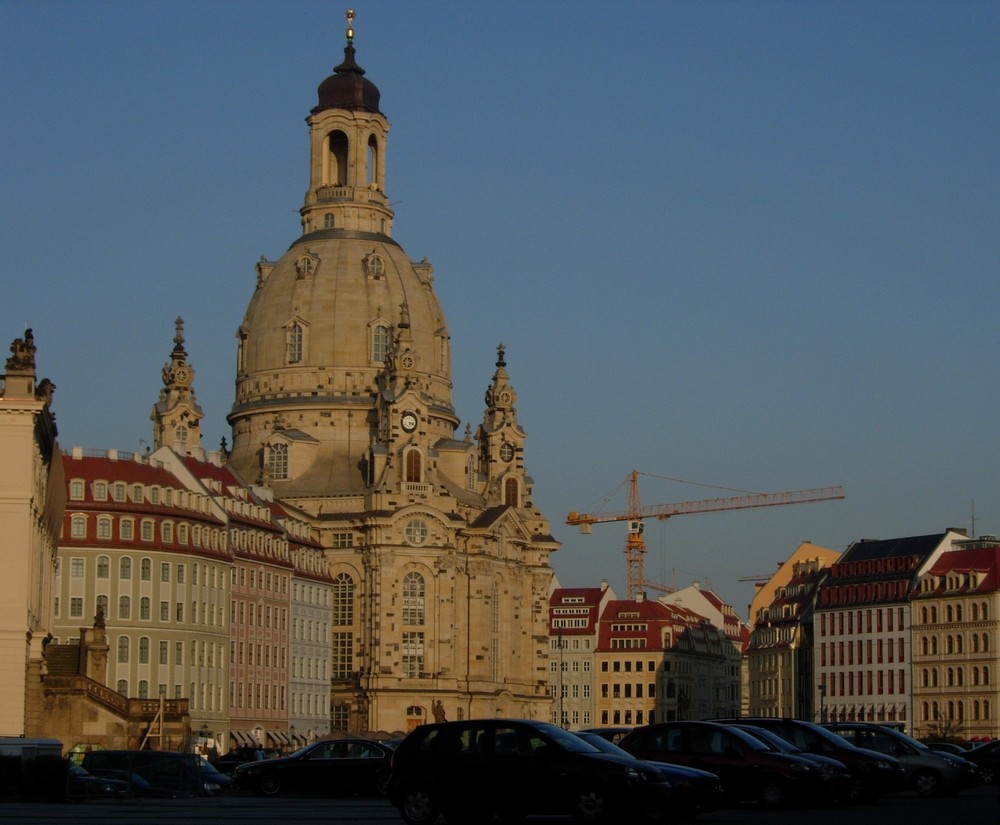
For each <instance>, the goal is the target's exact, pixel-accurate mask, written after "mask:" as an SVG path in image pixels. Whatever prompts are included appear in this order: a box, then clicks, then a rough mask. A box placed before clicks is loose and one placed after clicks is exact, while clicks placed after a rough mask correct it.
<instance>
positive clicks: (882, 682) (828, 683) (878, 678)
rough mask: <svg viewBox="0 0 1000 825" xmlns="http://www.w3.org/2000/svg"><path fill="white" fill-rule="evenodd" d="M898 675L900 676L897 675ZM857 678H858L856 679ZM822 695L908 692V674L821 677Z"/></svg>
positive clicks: (849, 673) (882, 672)
mask: <svg viewBox="0 0 1000 825" xmlns="http://www.w3.org/2000/svg"><path fill="white" fill-rule="evenodd" d="M897 674H898V675H897ZM855 677H856V678H855ZM819 689H820V693H821V694H824V692H825V695H826V696H854V695H855V694H857V695H859V696H865V695H867V696H872V695H879V696H881V695H883V694H892V693H905V692H906V672H905V671H904V670H902V669H900V670H876V671H871V670H868V671H864V670H859V671H857V672H855V671H853V670H851V671H847V672H841V673H830V674H826V673H824V674H821V675H820V687H819Z"/></svg>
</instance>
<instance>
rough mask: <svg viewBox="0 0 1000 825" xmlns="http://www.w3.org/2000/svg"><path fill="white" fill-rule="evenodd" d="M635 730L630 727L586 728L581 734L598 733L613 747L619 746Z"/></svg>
mask: <svg viewBox="0 0 1000 825" xmlns="http://www.w3.org/2000/svg"><path fill="white" fill-rule="evenodd" d="M633 730H635V728H633V727H632V726H631V725H629V726H628V727H611V728H584V729H583V730H582V731H580V733H596V734H597V735H598V736H600V737H601V738H602V739H604V740H605V741H607V742H611V743H612V744H613V745H617V744H618V743H619V742H621V741H622V739H624V738H625V737H626V736H628V734H630V733H631V732H632V731H633Z"/></svg>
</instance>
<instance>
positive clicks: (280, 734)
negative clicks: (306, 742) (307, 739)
mask: <svg viewBox="0 0 1000 825" xmlns="http://www.w3.org/2000/svg"><path fill="white" fill-rule="evenodd" d="M267 735H268V736H270V737H271V739H273V740H274V741H275V742H281V743H284V744H286V745H287V744H289V739H288V735H287V734H286V733H285V732H284V731H282V730H269V731H268V732H267Z"/></svg>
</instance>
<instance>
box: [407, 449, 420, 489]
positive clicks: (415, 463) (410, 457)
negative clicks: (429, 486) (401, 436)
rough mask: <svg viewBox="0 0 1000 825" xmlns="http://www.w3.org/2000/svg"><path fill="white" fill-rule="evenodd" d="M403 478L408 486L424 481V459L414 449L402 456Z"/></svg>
mask: <svg viewBox="0 0 1000 825" xmlns="http://www.w3.org/2000/svg"><path fill="white" fill-rule="evenodd" d="M403 478H404V480H405V481H406V482H407V483H408V484H420V483H421V482H422V481H423V480H424V457H423V455H422V454H421V452H420V450H418V449H417V448H416V447H411V448H410V449H408V450H407V451H406V452H405V453H404V454H403Z"/></svg>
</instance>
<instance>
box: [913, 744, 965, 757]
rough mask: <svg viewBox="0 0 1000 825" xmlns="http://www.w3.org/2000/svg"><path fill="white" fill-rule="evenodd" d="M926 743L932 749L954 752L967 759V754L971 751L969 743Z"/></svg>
mask: <svg viewBox="0 0 1000 825" xmlns="http://www.w3.org/2000/svg"><path fill="white" fill-rule="evenodd" d="M924 744H925V745H926V746H927V747H928V748H930V749H931V750H932V751H940V752H941V753H953V754H955V756H961V757H962V758H963V759H965V754H967V753H968V752H969V747H968V746H967V745H965V744H961V745H960V744H959V743H958V742H924Z"/></svg>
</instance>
